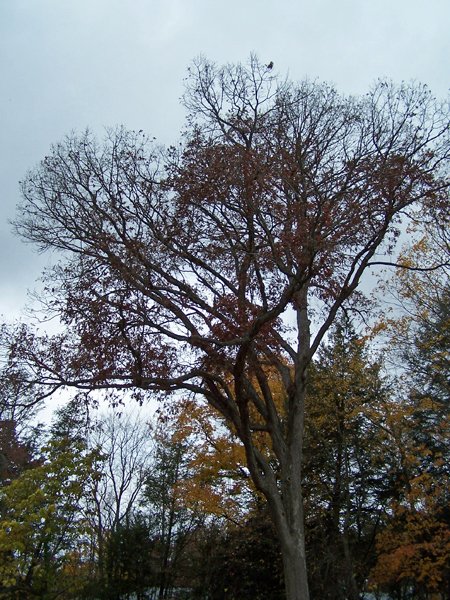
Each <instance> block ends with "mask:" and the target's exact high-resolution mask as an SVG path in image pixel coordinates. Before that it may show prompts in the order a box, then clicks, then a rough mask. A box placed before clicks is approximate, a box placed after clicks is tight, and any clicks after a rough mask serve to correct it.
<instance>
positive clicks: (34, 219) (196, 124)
mask: <svg viewBox="0 0 450 600" xmlns="http://www.w3.org/2000/svg"><path fill="white" fill-rule="evenodd" d="M184 104H185V106H186V107H187V109H188V111H189V116H188V120H187V126H186V129H185V131H184V136H183V138H182V141H181V143H180V145H179V146H176V147H173V148H169V149H168V150H167V151H162V150H161V149H160V148H158V146H156V145H154V144H153V143H152V142H151V140H149V139H148V138H147V137H146V136H145V135H144V134H143V133H142V132H139V133H133V132H127V131H125V130H124V129H117V130H114V131H110V132H109V134H108V136H107V139H106V140H105V142H104V143H103V144H99V143H98V142H97V141H96V140H95V139H94V137H93V136H92V135H91V134H90V133H85V134H83V135H71V136H69V137H67V138H66V139H65V140H64V141H63V142H62V143H59V144H57V145H55V146H54V147H53V148H52V151H51V153H50V154H49V155H48V156H47V157H45V158H44V160H43V161H42V163H41V164H40V165H39V166H38V167H37V168H36V169H34V170H33V171H31V172H30V173H29V174H28V175H27V177H26V178H25V180H24V181H23V183H22V193H23V202H22V204H21V205H20V207H19V214H18V217H17V219H16V230H17V232H18V233H19V235H21V236H22V237H23V238H24V239H26V240H28V241H30V242H32V243H34V244H36V245H37V247H38V248H39V249H41V250H52V251H60V253H61V254H60V256H61V260H60V262H59V263H58V264H56V265H55V267H54V268H53V269H51V271H50V272H49V273H48V275H47V290H46V295H45V294H44V296H45V298H46V305H47V307H48V310H49V311H50V312H53V313H54V314H57V315H58V316H59V318H60V320H61V322H62V323H63V324H64V325H65V326H66V329H65V331H63V332H62V333H61V334H59V335H56V336H52V337H51V336H47V337H46V336H43V337H39V336H36V335H34V334H33V332H30V331H27V330H26V329H25V330H23V329H22V330H21V331H19V335H18V337H17V338H16V339H14V342H13V343H12V346H11V347H12V350H11V352H10V355H9V356H10V361H11V363H12V364H14V365H16V367H17V368H18V366H20V367H21V368H23V369H27V370H28V371H27V372H28V375H29V382H30V383H34V384H39V385H40V386H41V390H42V396H45V395H48V394H51V393H53V392H54V391H56V390H58V389H60V388H62V387H67V386H71V387H74V388H78V389H79V390H86V391H91V390H101V389H109V390H116V391H121V390H125V389H130V388H131V389H134V390H138V391H141V393H142V395H143V396H145V395H146V394H148V393H151V392H155V393H160V392H166V393H171V392H176V391H179V390H183V391H185V392H188V393H191V394H194V395H201V396H203V397H204V398H205V399H206V400H207V401H208V402H209V403H210V404H211V405H212V406H213V407H214V408H216V409H217V410H218V411H219V412H220V413H221V414H222V415H223V416H224V418H225V419H227V420H228V421H229V422H230V423H231V424H232V427H233V430H234V431H235V432H236V435H237V436H238V437H239V439H240V440H241V442H242V444H243V446H244V448H245V454H246V461H247V468H248V470H249V473H250V475H251V477H252V479H253V481H254V484H255V486H256V488H257V489H258V490H259V492H260V493H261V494H262V495H264V496H265V498H266V499H267V502H268V506H269V510H270V514H271V517H272V519H273V522H274V525H275V529H276V532H277V535H278V538H279V541H280V546H281V551H282V556H283V564H284V573H285V584H286V596H287V598H289V600H299V599H301V600H305V599H307V598H308V596H309V594H308V584H307V573H306V566H305V545H304V526H303V492H302V446H303V423H304V406H305V394H306V387H307V380H308V367H309V365H310V363H311V361H312V358H313V356H314V354H315V353H316V351H317V349H318V348H319V346H320V344H321V341H322V340H323V338H324V336H325V335H326V333H327V331H328V330H329V328H330V326H331V325H332V323H333V321H334V320H335V318H336V315H337V314H338V312H339V311H340V310H341V308H342V307H343V306H344V305H347V307H351V305H352V304H353V303H354V302H356V300H357V298H358V295H357V290H358V288H359V286H360V284H361V282H362V279H363V275H364V273H365V272H366V271H367V270H368V269H370V268H371V266H373V265H376V264H377V263H379V262H390V261H391V259H389V258H385V257H386V255H387V254H389V253H391V252H393V249H394V246H395V241H396V238H397V236H398V234H399V225H400V221H401V219H402V217H404V218H407V217H408V214H411V211H413V209H414V208H419V209H420V210H421V211H422V212H423V213H425V212H426V211H428V210H430V209H431V207H433V208H434V209H435V210H436V211H437V214H439V211H442V209H445V207H446V198H445V192H446V189H447V188H446V181H445V171H444V168H445V164H446V163H445V161H446V159H447V158H448V118H447V115H446V113H445V107H442V106H440V105H439V104H438V103H437V102H436V101H435V100H434V99H433V97H432V95H431V93H430V92H429V91H428V90H427V89H426V87H423V86H419V85H406V84H403V85H400V86H394V85H392V84H391V83H387V82H382V81H380V82H378V83H377V84H375V85H374V87H373V88H372V89H371V90H370V91H369V93H368V94H367V95H365V96H363V97H361V98H354V97H346V96H343V95H341V94H339V93H338V92H337V91H336V90H335V89H334V88H333V87H332V86H330V85H327V84H322V83H316V82H311V81H304V82H301V83H299V84H294V83H290V82H289V81H285V80H282V79H280V78H278V77H277V76H276V74H275V73H274V72H273V71H272V70H271V69H268V68H267V67H266V66H265V65H263V64H260V63H259V62H258V61H257V59H256V58H254V57H252V58H251V59H250V62H249V64H248V65H241V64H238V65H227V66H225V67H217V66H216V65H214V64H212V63H210V62H208V61H206V60H204V59H199V60H198V61H195V62H194V63H193V64H192V66H191V68H190V70H189V74H188V77H187V81H186V93H185V96H184ZM382 253H383V258H381V257H380V255H381V254H382ZM392 262H394V263H395V260H394V259H392ZM312 325H313V326H312ZM273 371H276V372H277V374H278V378H279V380H280V381H281V382H282V385H283V388H284V391H285V397H286V402H285V406H284V407H283V410H282V411H278V410H277V407H276V403H275V401H274V398H273V395H272V392H271V387H270V385H269V381H268V378H269V373H273ZM271 376H272V375H271ZM136 393H138V392H136ZM254 414H257V415H258V419H257V420H256V421H255V420H254V419H253V418H252V415H254ZM261 431H263V432H264V433H265V435H267V436H268V438H269V440H270V446H271V448H270V454H269V456H266V454H265V453H264V452H262V451H261V450H260V447H259V444H258V443H255V440H256V439H259V437H258V436H260V435H261Z"/></svg>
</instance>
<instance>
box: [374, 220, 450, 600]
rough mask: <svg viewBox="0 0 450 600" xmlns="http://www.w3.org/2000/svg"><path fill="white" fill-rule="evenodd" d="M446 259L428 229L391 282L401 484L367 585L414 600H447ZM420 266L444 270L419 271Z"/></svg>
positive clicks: (444, 247)
mask: <svg viewBox="0 0 450 600" xmlns="http://www.w3.org/2000/svg"><path fill="white" fill-rule="evenodd" d="M449 257H450V245H449V238H448V231H447V230H446V229H442V228H439V227H437V226H436V223H435V222H434V223H429V224H428V226H427V228H426V229H425V231H424V232H422V236H421V237H420V239H419V240H418V241H417V242H416V243H415V244H414V245H413V246H412V247H411V248H410V249H409V250H408V251H407V252H405V254H404V259H405V260H407V261H408V263H409V264H410V266H411V269H410V270H408V271H405V272H402V273H399V274H397V276H396V277H395V278H393V280H391V282H390V290H391V292H393V293H394V297H395V299H396V309H397V314H396V315H395V316H394V317H393V318H392V319H391V320H390V321H388V323H387V324H388V337H389V341H390V354H391V356H392V357H393V359H394V360H396V361H397V371H399V369H398V366H399V365H401V367H402V370H401V371H400V374H401V375H402V381H403V384H402V386H401V388H400V389H399V390H398V392H399V399H398V402H399V403H401V404H402V405H403V407H404V411H405V412H404V415H406V419H405V418H403V420H401V421H399V420H397V421H396V422H394V419H392V416H391V423H390V426H391V430H394V429H395V430H396V431H397V433H396V438H397V439H399V440H401V445H402V447H401V449H400V451H399V454H401V455H402V474H403V478H402V485H401V488H400V491H401V493H400V494H397V495H396V496H395V497H394V502H393V504H392V506H391V512H390V518H389V520H388V521H387V524H386V527H385V529H384V530H383V531H382V532H381V533H380V535H379V538H378V544H377V545H378V559H377V563H376V565H375V567H374V569H373V571H372V582H373V583H374V584H375V585H378V586H380V587H381V589H383V590H385V591H389V592H390V593H398V594H401V593H403V592H405V590H408V592H409V593H412V594H413V596H414V597H427V595H428V594H433V593H440V594H441V595H442V597H443V598H447V597H450V596H449V592H450V572H449V568H448V565H449V564H450V545H449V541H450V514H449V510H448V506H449V492H448V490H449V489H450V472H449V464H450V445H449V440H450V427H449V426H450V421H449V406H450V404H449V402H450V395H449V392H450V387H449V375H450V372H449V366H448V365H449V357H450V329H449V325H450V314H449V264H450V261H449ZM419 264H428V265H432V264H440V265H441V266H440V268H439V269H433V270H431V271H421V270H420V269H417V267H418V266H419ZM402 395H403V397H402ZM393 414H394V413H393V411H392V415H393Z"/></svg>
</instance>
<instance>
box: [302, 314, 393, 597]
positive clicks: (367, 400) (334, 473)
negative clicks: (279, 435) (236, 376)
mask: <svg viewBox="0 0 450 600" xmlns="http://www.w3.org/2000/svg"><path fill="white" fill-rule="evenodd" d="M389 402H390V397H389V391H388V387H387V384H386V383H385V382H384V381H383V378H382V375H381V364H380V362H379V361H378V360H377V359H376V358H373V357H371V356H370V354H369V351H368V348H367V341H366V340H364V338H361V337H358V336H357V335H356V333H355V331H354V329H353V327H352V324H351V323H350V322H349V320H348V319H347V318H342V319H340V320H338V321H337V322H336V323H335V325H334V327H333V329H332V330H331V332H330V336H329V339H328V340H327V343H326V344H324V345H323V347H322V348H321V349H320V351H319V355H318V358H317V361H315V363H314V365H313V368H312V370H311V375H310V386H309V390H308V394H307V399H306V415H305V446H304V454H305V457H304V466H303V473H304V478H305V483H304V493H305V511H306V521H307V536H308V541H309V543H308V548H309V554H308V556H309V562H310V568H309V573H310V582H311V591H312V593H313V597H315V598H316V597H317V598H319V597H320V598H323V599H327V598H329V599H330V600H331V599H341V598H342V599H344V598H351V599H355V600H357V599H358V598H359V597H360V594H361V592H362V591H363V588H364V583H365V581H366V579H367V577H368V574H369V571H370V567H371V564H373V561H374V555H375V546H374V541H375V535H376V533H377V529H378V527H379V525H380V522H382V521H381V518H382V516H383V513H384V511H385V509H386V504H387V501H388V498H387V495H386V489H385V488H386V483H385V481H386V478H387V475H388V473H389V472H390V470H391V469H392V468H393V466H394V465H395V462H392V461H391V455H392V450H390V448H391V447H392V441H391V440H389V439H387V436H386V433H385V430H384V428H383V416H384V415H383V413H384V408H383V407H385V406H386V405H387V404H388V403H389ZM337 581H339V586H336V582H337Z"/></svg>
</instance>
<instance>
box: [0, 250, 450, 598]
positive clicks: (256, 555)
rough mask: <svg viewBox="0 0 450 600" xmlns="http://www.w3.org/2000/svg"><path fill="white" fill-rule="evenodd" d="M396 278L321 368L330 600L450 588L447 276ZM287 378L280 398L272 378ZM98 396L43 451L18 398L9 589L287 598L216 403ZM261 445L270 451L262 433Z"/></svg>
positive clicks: (5, 517) (337, 334)
mask: <svg viewBox="0 0 450 600" xmlns="http://www.w3.org/2000/svg"><path fill="white" fill-rule="evenodd" d="M415 251H418V250H417V248H416V250H415ZM420 251H421V252H423V251H424V249H423V248H422V249H420ZM430 278H431V279H430ZM431 283H432V285H431ZM391 285H395V289H396V292H397V294H396V297H397V300H398V301H401V303H402V305H403V308H404V310H403V311H402V312H401V313H399V312H398V311H397V312H396V314H395V320H394V319H388V318H387V317H386V318H385V319H384V320H383V321H382V322H380V323H379V325H378V327H377V334H375V333H373V329H372V335H366V336H361V335H357V333H356V331H355V327H354V323H352V320H351V319H350V318H349V316H348V315H347V316H342V317H341V318H340V319H339V320H338V321H337V323H336V325H335V327H334V329H333V330H332V333H331V335H330V336H329V338H328V340H327V342H326V343H325V344H324V345H323V346H322V349H321V351H320V352H319V354H318V357H317V360H316V361H315V362H314V364H313V366H312V368H311V372H310V382H309V393H308V401H307V407H306V415H307V417H306V424H305V440H304V453H305V454H304V456H305V458H304V466H303V486H304V494H305V508H306V525H305V527H306V540H307V543H306V547H307V552H308V556H307V562H308V568H309V585H310V590H311V597H312V598H316V599H323V600H344V599H347V598H348V599H351V600H357V599H359V598H362V597H363V594H364V593H369V592H370V593H372V594H373V595H374V597H376V598H378V597H379V598H381V597H383V598H385V597H386V595H387V597H389V598H393V599H398V600H403V599H410V598H414V599H416V598H417V599H433V600H434V599H435V598H442V599H446V598H450V561H449V558H450V508H449V489H450V488H449V486H448V483H449V474H450V473H449V464H450V451H449V450H450V449H449V435H448V434H449V413H448V405H449V397H450V396H449V362H448V353H449V320H450V312H449V307H450V303H449V300H450V298H449V290H448V285H447V282H446V281H443V280H442V279H438V278H436V276H434V275H433V276H432V275H430V273H421V274H417V273H415V274H413V275H412V274H411V273H408V274H406V273H402V274H401V275H400V276H398V277H397V279H396V280H395V281H394V282H391ZM391 289H392V288H391ZM399 314H400V316H399ZM380 332H381V333H380ZM381 339H382V340H383V346H382V352H380V340H381ZM272 385H273V394H274V397H276V398H277V402H279V403H280V406H282V403H283V402H284V401H285V398H283V394H282V391H281V388H280V390H279V391H278V390H277V385H278V383H277V379H276V376H275V375H274V376H273V381H272ZM17 406H18V404H17V405H16V406H15V409H16V410H17V409H18V408H17ZM84 408H85V409H86V410H85V411H83V410H82V409H83V405H82V403H80V398H75V399H74V400H73V401H71V402H69V403H68V404H67V405H65V406H64V407H62V408H61V409H59V410H58V411H57V412H56V414H55V418H54V422H53V424H52V426H51V427H50V429H49V431H48V432H46V433H45V435H44V434H43V432H41V434H40V436H38V437H40V439H43V438H45V446H44V447H42V448H40V449H38V448H36V444H35V442H36V439H37V436H36V431H33V432H32V439H33V441H34V444H33V443H31V439H28V440H27V431H28V435H29V436H30V430H29V429H27V427H24V426H23V424H24V422H25V420H26V419H25V416H26V415H24V414H22V415H21V419H20V423H21V424H22V427H19V424H18V423H17V422H16V421H15V419H14V411H13V410H12V405H11V404H10V405H9V406H6V403H4V408H3V414H2V421H1V428H0V435H1V455H0V456H1V478H2V489H1V504H0V511H1V518H2V521H1V524H0V578H1V588H0V597H3V598H11V599H19V598H20V599H24V598H43V599H51V598H55V599H56V598H68V599H69V598H80V599H81V598H85V599H88V598H91V599H94V598H98V599H100V598H109V599H114V598H117V599H119V598H138V599H144V598H158V599H162V598H174V597H176V598H191V599H194V598H198V599H206V598H208V599H209V600H225V599H227V600H228V599H245V598H249V599H250V598H252V599H253V600H254V599H261V600H275V599H278V598H280V599H281V598H283V597H284V590H283V570H282V561H281V555H280V551H279V547H278V542H277V538H276V535H275V533H274V530H273V526H272V524H271V521H270V518H269V516H268V513H267V508H266V504H265V502H264V500H263V498H262V497H261V495H260V494H259V493H258V492H257V491H256V489H255V488H254V486H253V485H252V483H251V480H250V478H249V476H248V472H247V470H246V467H245V459H244V453H243V450H242V446H241V445H240V443H239V442H238V440H237V438H236V436H235V435H234V434H233V431H231V430H230V429H229V428H227V427H226V424H225V422H224V421H223V420H221V419H220V418H219V416H218V414H216V413H215V412H214V411H213V409H211V408H209V407H208V406H207V405H206V404H201V403H198V402H197V401H195V399H193V398H186V397H183V398H180V399H178V400H174V399H172V401H171V402H170V403H168V404H166V405H162V406H161V407H160V410H159V411H158V413H157V414H156V415H155V417H154V418H153V419H152V423H150V422H146V420H145V419H143V417H142V413H137V415H134V416H133V415H130V414H128V415H127V414H123V415H122V416H119V415H118V414H117V411H116V412H110V413H108V414H107V415H106V416H105V415H104V416H97V417H95V418H93V417H92V415H90V414H89V410H88V407H87V406H85V407H84ZM8 417H9V418H8ZM259 444H260V448H261V451H264V452H266V453H268V454H270V451H271V450H270V444H269V442H268V438H267V436H266V434H265V433H264V431H261V437H260V440H259Z"/></svg>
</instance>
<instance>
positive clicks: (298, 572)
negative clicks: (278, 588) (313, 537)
mask: <svg viewBox="0 0 450 600" xmlns="http://www.w3.org/2000/svg"><path fill="white" fill-rule="evenodd" d="M296 538H297V539H292V540H290V541H289V543H288V544H286V545H283V546H282V558H283V568H284V584H285V588H286V600H309V589H308V578H307V571H306V558H305V544H304V537H297V536H296Z"/></svg>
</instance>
